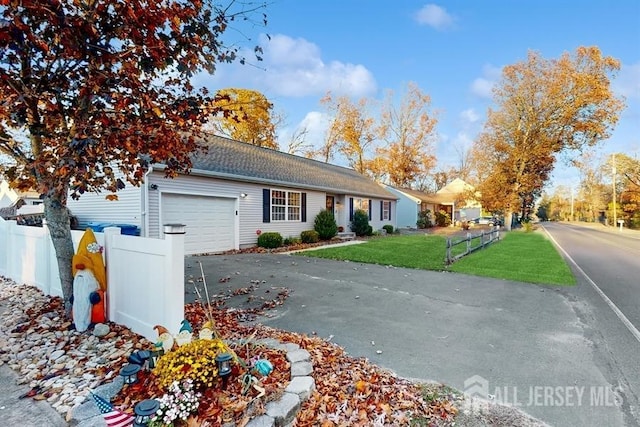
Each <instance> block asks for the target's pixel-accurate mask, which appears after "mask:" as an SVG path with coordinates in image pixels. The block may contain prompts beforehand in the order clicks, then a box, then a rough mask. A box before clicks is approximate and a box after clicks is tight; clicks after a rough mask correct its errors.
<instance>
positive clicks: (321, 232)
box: [313, 209, 338, 240]
mask: <svg viewBox="0 0 640 427" xmlns="http://www.w3.org/2000/svg"><path fill="white" fill-rule="evenodd" d="M313 229H314V230H315V231H317V232H318V236H320V239H322V240H331V239H332V238H333V237H334V236H335V235H336V234H338V224H336V219H335V217H334V216H333V213H332V212H331V211H328V210H326V209H323V210H321V211H320V212H319V213H318V215H316V219H315V221H314V222H313Z"/></svg>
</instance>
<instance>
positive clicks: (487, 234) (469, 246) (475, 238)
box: [446, 227, 500, 264]
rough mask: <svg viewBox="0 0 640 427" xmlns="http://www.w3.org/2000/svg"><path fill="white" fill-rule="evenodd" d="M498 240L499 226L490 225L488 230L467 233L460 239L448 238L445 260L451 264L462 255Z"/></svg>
mask: <svg viewBox="0 0 640 427" xmlns="http://www.w3.org/2000/svg"><path fill="white" fill-rule="evenodd" d="M498 240H500V227H492V228H491V229H490V230H488V231H485V230H482V232H480V233H477V234H471V233H467V237H465V238H462V239H460V238H458V239H457V240H455V239H452V238H448V239H447V259H446V262H447V264H452V263H454V262H455V261H457V260H459V259H460V258H462V257H463V256H465V255H469V254H470V253H472V252H474V251H476V250H478V249H482V248H484V247H485V246H487V245H489V244H491V243H493V242H495V241H498ZM460 245H464V247H459V246H460Z"/></svg>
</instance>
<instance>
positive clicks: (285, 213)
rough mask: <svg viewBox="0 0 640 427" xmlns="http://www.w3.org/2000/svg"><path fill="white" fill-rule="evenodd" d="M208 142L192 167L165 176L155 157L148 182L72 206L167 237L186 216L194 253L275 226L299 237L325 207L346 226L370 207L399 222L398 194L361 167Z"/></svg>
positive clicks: (382, 220)
mask: <svg viewBox="0 0 640 427" xmlns="http://www.w3.org/2000/svg"><path fill="white" fill-rule="evenodd" d="M202 142H203V143H205V144H206V145H208V147H209V149H208V152H207V153H204V154H203V153H197V154H194V156H193V159H192V160H193V167H192V170H191V172H190V173H189V174H184V175H179V176H178V177H177V178H173V179H171V178H165V177H164V172H163V169H164V167H163V165H154V166H153V167H152V168H151V169H150V170H149V172H148V173H147V176H146V179H145V181H146V182H145V184H144V185H142V186H141V187H134V186H130V185H128V186H127V187H126V188H125V189H124V190H121V191H119V192H118V193H117V194H118V201H106V200H105V194H104V193H103V194H87V193H85V194H83V195H82V197H80V199H79V200H71V199H69V201H68V207H69V209H70V210H71V212H72V214H73V215H75V216H76V217H77V218H78V222H79V224H80V226H81V227H85V226H86V225H87V224H88V223H89V222H106V223H114V224H130V225H135V226H137V227H139V228H140V229H141V232H140V235H142V236H146V237H157V238H161V237H162V229H163V224H170V223H181V224H185V225H186V226H187V228H186V233H187V234H186V236H185V251H186V253H187V254H201V253H213V252H221V251H226V250H230V249H239V248H242V247H250V246H255V245H256V243H257V238H258V235H259V234H260V233H264V232H267V231H275V232H279V233H280V234H281V235H282V236H283V237H289V236H295V237H298V236H299V235H300V233H301V232H302V231H304V230H311V229H313V223H314V219H315V217H316V215H317V214H318V212H320V211H321V210H322V209H329V210H331V211H332V212H333V213H334V215H335V217H336V222H337V223H338V225H339V226H342V227H344V229H345V231H348V230H349V224H350V221H351V219H352V217H353V212H354V211H355V210H356V209H364V210H366V211H368V212H369V219H370V224H371V225H372V227H373V229H374V230H378V229H380V228H382V226H383V225H386V224H391V225H393V226H394V228H395V226H396V218H395V211H396V198H395V197H394V196H393V195H392V194H391V193H389V192H388V191H386V190H385V189H384V188H383V187H382V186H380V185H379V184H377V183H375V182H374V181H372V180H371V179H369V178H367V177H365V176H363V175H360V174H359V173H357V172H355V171H354V170H353V169H348V168H344V167H340V166H336V165H331V164H328V163H322V162H319V161H316V160H311V159H306V158H303V157H298V156H293V155H290V154H286V153H283V152H280V151H275V150H270V149H266V148H261V147H256V146H253V145H250V144H246V143H243V142H238V141H233V140H230V139H227V138H222V137H218V136H213V135H210V136H208V137H207V138H206V140H204V141H202Z"/></svg>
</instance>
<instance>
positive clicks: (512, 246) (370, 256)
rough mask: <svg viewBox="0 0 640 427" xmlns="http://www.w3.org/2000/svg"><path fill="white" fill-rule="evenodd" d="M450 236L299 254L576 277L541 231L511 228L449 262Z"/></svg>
mask: <svg viewBox="0 0 640 427" xmlns="http://www.w3.org/2000/svg"><path fill="white" fill-rule="evenodd" d="M445 253H446V239H445V238H444V237H441V236H432V235H429V236H425V235H417V234H416V235H410V236H406V235H405V236H387V237H382V238H377V239H372V240H370V241H368V242H366V243H362V244H359V245H350V246H340V247H333V248H331V247H328V248H324V249H319V250H313V251H305V252H301V253H299V255H304V256H310V257H318V258H328V259H337V260H349V261H354V262H363V263H369V264H381V265H393V266H396V267H408V268H418V269H422V270H436V271H442V270H447V271H454V272H457V273H464V274H470V275H475V276H486V277H495V278H498V279H507V280H514V281H519V282H530V283H543V284H551V285H574V284H575V283H576V280H575V277H574V276H573V274H572V273H571V270H570V269H569V267H568V266H567V264H566V263H565V261H564V259H563V258H562V257H561V256H560V254H559V253H558V251H557V250H556V248H555V247H554V246H553V244H552V243H551V242H550V241H549V240H547V239H546V238H545V237H544V236H543V235H542V234H539V233H524V232H522V231H512V232H509V233H505V234H503V235H502V237H501V240H500V241H499V242H497V243H493V244H491V245H489V246H488V247H486V248H485V249H480V250H477V251H475V252H474V253H472V254H470V255H467V256H466V257H463V258H462V259H460V260H459V261H456V262H455V263H454V264H452V265H451V266H446V265H445V261H444V260H445Z"/></svg>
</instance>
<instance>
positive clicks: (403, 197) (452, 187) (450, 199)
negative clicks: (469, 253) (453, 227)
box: [385, 178, 482, 228]
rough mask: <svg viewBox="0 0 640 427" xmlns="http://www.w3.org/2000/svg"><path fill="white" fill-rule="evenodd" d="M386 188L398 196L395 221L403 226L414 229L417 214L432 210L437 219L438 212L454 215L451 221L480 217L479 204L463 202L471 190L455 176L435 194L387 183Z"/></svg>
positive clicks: (399, 225) (432, 214) (470, 201)
mask: <svg viewBox="0 0 640 427" xmlns="http://www.w3.org/2000/svg"><path fill="white" fill-rule="evenodd" d="M385 188H386V189H387V190H388V191H390V192H391V193H393V194H394V195H395V196H396V197H397V198H398V202H397V206H398V207H397V213H396V217H397V218H396V223H397V224H398V227H400V228H415V227H416V222H417V221H418V214H419V213H420V212H424V211H426V210H429V211H431V218H432V220H433V219H434V214H435V212H438V211H445V212H446V213H447V214H448V215H449V216H450V217H451V223H452V224H454V223H455V222H456V221H460V220H464V219H472V218H476V217H478V216H480V212H481V210H482V209H481V207H480V204H479V203H478V202H476V201H474V200H468V201H463V200H462V198H463V197H464V194H465V192H467V191H469V190H470V189H471V190H472V189H473V187H471V186H470V185H469V184H467V183H466V182H464V181H463V180H461V179H459V178H456V179H455V180H453V181H452V182H450V183H449V184H447V185H446V186H444V187H443V188H441V189H440V190H439V191H437V192H436V193H426V192H424V191H419V190H412V189H410V188H399V187H392V186H389V185H385Z"/></svg>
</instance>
